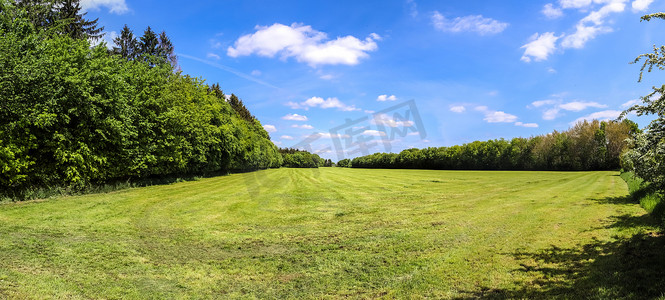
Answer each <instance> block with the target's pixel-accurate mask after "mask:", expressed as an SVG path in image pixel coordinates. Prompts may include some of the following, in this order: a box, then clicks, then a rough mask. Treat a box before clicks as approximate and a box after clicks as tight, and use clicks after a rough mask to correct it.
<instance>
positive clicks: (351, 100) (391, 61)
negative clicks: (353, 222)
mask: <svg viewBox="0 0 665 300" xmlns="http://www.w3.org/2000/svg"><path fill="white" fill-rule="evenodd" d="M82 4H83V6H84V7H85V9H86V10H87V11H88V13H89V14H88V17H89V18H90V17H92V18H97V17H99V18H100V24H101V25H103V26H105V31H106V32H107V35H106V39H109V40H110V39H111V38H112V37H113V36H114V34H116V33H118V32H120V30H121V29H122V26H123V25H124V24H127V25H128V26H129V27H130V28H131V29H132V30H133V31H134V33H135V34H137V35H141V34H142V32H143V30H144V29H145V28H146V27H147V26H151V27H152V28H153V29H154V30H156V31H162V30H164V31H166V32H167V34H168V35H169V36H170V37H171V39H172V41H173V43H174V45H175V48H176V52H177V54H178V56H179V63H180V66H181V68H182V70H183V72H184V73H187V74H190V75H192V76H195V77H201V78H203V79H205V80H206V81H207V82H208V83H217V82H219V83H220V85H221V87H222V89H223V90H224V91H225V92H226V93H227V94H230V93H235V94H236V95H237V96H239V97H240V98H241V99H242V100H243V101H244V102H245V105H246V106H247V107H248V108H249V109H250V111H251V112H252V113H254V114H255V115H256V117H257V118H258V119H259V120H260V121H261V123H262V124H263V125H264V127H266V129H267V130H268V131H269V132H270V135H271V137H272V140H273V141H274V142H275V143H276V144H278V145H279V146H281V147H291V146H298V147H301V148H306V149H311V150H312V151H315V152H317V153H319V154H320V155H321V156H322V157H325V158H332V159H333V160H338V159H341V158H347V157H354V156H358V155H361V154H366V153H373V152H386V151H392V152H399V151H400V150H402V149H406V148H410V147H418V148H422V147H430V146H451V145H455V144H463V143H467V142H471V141H474V140H487V139H495V138H505V139H510V138H513V137H519V136H521V137H528V136H532V135H537V134H544V133H548V132H551V131H553V130H566V129H567V128H568V127H570V126H571V124H574V122H576V121H578V120H583V119H592V118H597V119H608V118H614V117H616V116H617V115H618V112H620V111H621V110H623V109H624V108H626V105H628V104H630V103H631V101H634V100H635V99H638V98H639V97H640V96H642V95H645V94H647V93H648V92H649V90H650V87H651V86H652V85H656V84H662V82H659V81H658V79H659V78H660V76H661V75H659V74H658V73H656V74H648V75H646V76H645V79H644V81H643V82H642V83H638V82H637V79H638V73H639V67H640V66H639V65H635V64H629V62H631V61H632V60H633V59H634V58H635V57H636V56H637V55H639V54H641V53H645V52H648V51H649V50H650V49H652V46H653V45H654V44H657V45H661V44H664V43H665V37H663V34H662V32H665V30H664V29H665V22H662V21H652V22H640V21H639V17H640V16H641V15H644V14H646V13H652V12H658V11H664V10H665V1H662V0H661V1H658V0H656V1H650V0H636V1H632V0H550V1H473V0H472V1H468V0H467V1H452V0H451V1H421V0H396V1H325V2H324V1H274V2H268V1H190V2H183V1H151V0H142V1H133V0H83V1H82ZM410 100H413V101H410ZM400 105H401V106H400ZM414 107H415V108H416V110H417V112H418V113H417V114H415V112H416V111H415V110H413V108H414ZM409 109H410V110H409ZM631 118H632V119H634V120H636V121H638V123H639V124H640V126H645V125H646V122H648V119H638V118H636V117H634V116H633V117H631ZM331 130H332V131H331ZM308 137H309V139H307V138H308ZM336 142H337V143H336Z"/></svg>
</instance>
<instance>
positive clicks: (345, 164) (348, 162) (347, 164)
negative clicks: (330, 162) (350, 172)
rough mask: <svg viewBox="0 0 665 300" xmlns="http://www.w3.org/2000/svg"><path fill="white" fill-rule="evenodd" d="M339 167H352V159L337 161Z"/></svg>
mask: <svg viewBox="0 0 665 300" xmlns="http://www.w3.org/2000/svg"><path fill="white" fill-rule="evenodd" d="M337 166H338V167H343V168H350V167H351V160H350V159H348V158H345V159H342V160H340V161H338V162H337Z"/></svg>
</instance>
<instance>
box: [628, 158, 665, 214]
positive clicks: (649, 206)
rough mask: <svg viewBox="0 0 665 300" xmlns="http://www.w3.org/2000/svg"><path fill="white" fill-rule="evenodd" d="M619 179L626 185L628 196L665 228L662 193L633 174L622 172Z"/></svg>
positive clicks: (664, 205) (664, 208) (664, 204)
mask: <svg viewBox="0 0 665 300" xmlns="http://www.w3.org/2000/svg"><path fill="white" fill-rule="evenodd" d="M621 178H623V180H624V181H626V184H627V185H628V192H629V193H630V196H631V197H632V198H633V200H635V201H636V202H639V203H640V205H641V206H642V207H643V208H644V209H645V210H646V211H647V212H649V213H650V214H651V215H653V216H654V217H655V218H656V219H658V220H660V221H661V225H662V226H665V201H663V199H664V197H663V192H662V191H659V190H658V189H656V187H655V186H654V185H652V184H651V183H649V182H647V181H644V179H642V178H640V177H638V176H636V175H635V173H634V172H632V171H630V172H623V173H621Z"/></svg>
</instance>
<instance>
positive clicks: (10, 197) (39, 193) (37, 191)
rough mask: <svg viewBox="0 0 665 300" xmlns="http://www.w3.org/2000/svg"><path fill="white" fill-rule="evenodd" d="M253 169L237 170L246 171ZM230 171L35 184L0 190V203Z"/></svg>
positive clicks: (118, 188)
mask: <svg viewBox="0 0 665 300" xmlns="http://www.w3.org/2000/svg"><path fill="white" fill-rule="evenodd" d="M245 172H251V171H236V172H235V173H245ZM229 174H230V173H229V172H206V173H200V174H183V175H169V176H149V177H146V178H123V179H114V180H110V181H108V182H97V183H91V184H89V185H86V186H81V187H68V186H34V187H24V188H17V189H14V190H8V191H2V190H0V203H5V202H7V203H8V202H17V201H28V200H37V199H46V198H50V197H62V196H74V195H85V194H101V193H109V192H114V191H119V190H124V189H128V188H135V187H146V186H154V185H168V184H173V183H178V182H185V181H196V180H199V179H202V178H211V177H218V176H225V175H229Z"/></svg>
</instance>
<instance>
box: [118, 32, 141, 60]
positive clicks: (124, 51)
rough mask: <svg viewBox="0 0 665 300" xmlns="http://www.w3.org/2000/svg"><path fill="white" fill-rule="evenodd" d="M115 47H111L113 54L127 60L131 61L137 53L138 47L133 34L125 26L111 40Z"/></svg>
mask: <svg viewBox="0 0 665 300" xmlns="http://www.w3.org/2000/svg"><path fill="white" fill-rule="evenodd" d="M113 43H114V44H115V47H113V53H114V54H118V55H120V56H122V57H123V58H126V59H128V60H132V59H134V58H135V57H136V55H137V54H138V53H139V48H138V47H139V46H138V42H137V40H136V38H135V37H134V33H133V32H132V30H131V29H129V27H128V26H127V24H125V26H124V27H123V28H122V31H120V35H119V36H117V37H116V38H115V39H113Z"/></svg>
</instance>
